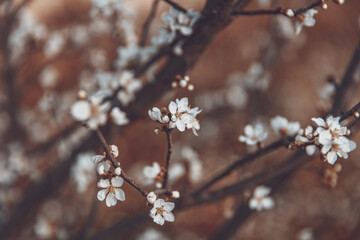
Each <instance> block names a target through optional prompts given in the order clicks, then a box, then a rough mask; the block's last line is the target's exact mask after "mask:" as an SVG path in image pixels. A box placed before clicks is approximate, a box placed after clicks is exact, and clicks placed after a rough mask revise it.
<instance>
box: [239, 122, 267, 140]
mask: <svg viewBox="0 0 360 240" xmlns="http://www.w3.org/2000/svg"><path fill="white" fill-rule="evenodd" d="M244 132H245V136H243V135H241V136H240V137H239V141H240V142H246V144H247V145H255V144H258V143H260V142H262V141H264V140H265V139H266V138H267V135H268V134H267V132H265V129H264V127H263V125H262V124H260V123H257V124H256V125H255V127H253V126H252V125H249V124H248V125H246V126H245V129H244Z"/></svg>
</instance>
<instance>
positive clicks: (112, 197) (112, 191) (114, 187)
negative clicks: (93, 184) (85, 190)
mask: <svg viewBox="0 0 360 240" xmlns="http://www.w3.org/2000/svg"><path fill="white" fill-rule="evenodd" d="M123 182H124V180H123V179H122V178H121V177H113V178H111V181H109V179H100V181H99V182H98V187H99V188H104V189H102V190H100V191H99V192H98V193H97V198H98V199H99V200H100V201H104V199H105V198H106V206H108V207H111V206H115V205H116V203H117V200H119V201H125V193H124V191H123V190H121V189H120V187H121V186H122V185H123Z"/></svg>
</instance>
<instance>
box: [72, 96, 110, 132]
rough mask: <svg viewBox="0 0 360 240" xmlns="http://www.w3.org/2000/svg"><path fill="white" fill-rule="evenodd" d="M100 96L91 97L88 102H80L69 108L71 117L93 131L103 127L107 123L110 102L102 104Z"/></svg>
mask: <svg viewBox="0 0 360 240" xmlns="http://www.w3.org/2000/svg"><path fill="white" fill-rule="evenodd" d="M103 99H104V98H103V96H102V95H99V94H98V95H93V96H91V97H90V99H89V100H88V101H86V100H80V101H77V102H75V103H74V104H73V105H72V106H71V115H72V116H73V118H74V119H75V120H77V121H80V122H85V123H86V125H87V126H88V127H89V128H90V129H93V130H96V129H97V128H98V127H99V126H103V125H105V124H106V122H107V113H108V111H109V109H110V106H111V103H110V102H103Z"/></svg>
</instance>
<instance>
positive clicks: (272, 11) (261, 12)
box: [232, 0, 322, 17]
mask: <svg viewBox="0 0 360 240" xmlns="http://www.w3.org/2000/svg"><path fill="white" fill-rule="evenodd" d="M321 3H322V1H321V0H317V1H315V2H313V3H312V4H310V5H308V6H306V7H303V8H299V9H297V10H293V11H294V17H296V16H298V15H300V14H302V13H304V12H306V11H307V10H309V9H312V8H314V7H317V6H320V5H321ZM287 10H288V9H286V8H281V7H278V8H275V9H269V10H263V9H261V10H246V11H239V10H234V11H233V12H232V14H233V15H236V16H259V15H278V14H281V15H285V16H287V17H292V16H288V15H287V14H286V11H287Z"/></svg>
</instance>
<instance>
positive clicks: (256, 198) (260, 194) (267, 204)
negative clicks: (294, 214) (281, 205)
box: [249, 186, 275, 211]
mask: <svg viewBox="0 0 360 240" xmlns="http://www.w3.org/2000/svg"><path fill="white" fill-rule="evenodd" d="M270 192H271V189H270V188H268V187H265V186H258V187H256V188H255V190H254V195H253V197H252V198H251V199H250V201H249V208H250V209H256V210H257V211H261V210H263V209H271V208H273V207H274V206H275V202H274V200H273V199H272V198H271V197H268V195H269V194H270Z"/></svg>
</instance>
